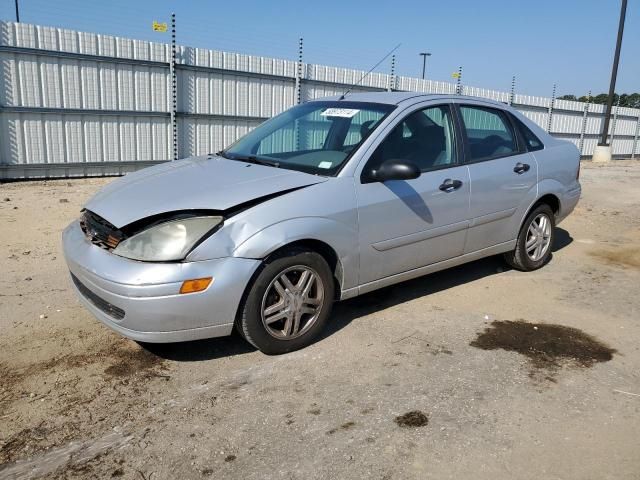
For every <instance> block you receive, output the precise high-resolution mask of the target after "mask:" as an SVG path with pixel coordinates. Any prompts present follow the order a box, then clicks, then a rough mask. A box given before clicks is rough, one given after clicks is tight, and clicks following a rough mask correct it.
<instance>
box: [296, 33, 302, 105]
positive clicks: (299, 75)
mask: <svg viewBox="0 0 640 480" xmlns="http://www.w3.org/2000/svg"><path fill="white" fill-rule="evenodd" d="M302 41H303V40H302V37H300V43H299V44H298V65H297V69H296V102H297V104H298V105H300V104H301V103H302Z"/></svg>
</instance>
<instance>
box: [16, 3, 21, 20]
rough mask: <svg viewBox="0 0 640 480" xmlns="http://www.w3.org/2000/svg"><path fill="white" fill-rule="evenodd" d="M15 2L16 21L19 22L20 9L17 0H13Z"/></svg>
mask: <svg viewBox="0 0 640 480" xmlns="http://www.w3.org/2000/svg"><path fill="white" fill-rule="evenodd" d="M15 3H16V22H18V23H20V9H19V8H18V0H15Z"/></svg>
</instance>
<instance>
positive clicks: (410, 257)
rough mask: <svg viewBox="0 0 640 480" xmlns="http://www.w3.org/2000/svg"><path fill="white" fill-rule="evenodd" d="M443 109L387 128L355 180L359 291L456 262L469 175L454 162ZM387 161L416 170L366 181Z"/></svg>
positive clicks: (449, 121)
mask: <svg viewBox="0 0 640 480" xmlns="http://www.w3.org/2000/svg"><path fill="white" fill-rule="evenodd" d="M458 151H459V145H458V139H457V138H456V134H455V130H454V122H453V113H452V109H451V107H450V106H449V105H438V106H430V107H428V108H424V107H423V108H422V109H418V110H414V111H413V112H412V113H410V114H408V115H407V116H405V117H404V118H403V119H401V120H400V121H399V122H398V123H397V124H396V126H395V127H393V128H392V130H391V131H390V133H389V134H388V135H387V136H386V138H385V139H384V140H383V141H382V142H381V143H380V144H379V145H378V146H377V147H376V149H375V151H374V153H373V154H372V155H371V157H370V158H369V160H368V161H367V163H366V165H365V167H364V169H363V175H362V176H361V177H360V178H356V180H355V181H356V189H357V198H358V219H359V220H358V221H359V242H360V284H361V285H364V284H367V283H370V282H373V281H376V280H379V279H382V278H385V277H388V276H391V275H395V274H398V273H403V272H406V271H409V270H413V269H415V268H419V267H423V266H426V265H430V264H433V263H437V262H440V261H443V260H446V259H449V258H452V257H457V256H459V255H462V253H463V251H464V244H465V236H466V231H467V226H468V223H469V192H470V190H469V174H468V169H467V167H466V166H464V165H461V164H460V163H459V162H458V158H459V155H458ZM390 159H403V160H409V161H411V162H413V163H415V164H416V165H417V166H418V167H419V168H420V171H421V172H422V173H421V175H420V176H419V177H418V178H416V179H413V180H393V181H386V182H369V183H367V180H366V175H365V174H366V172H368V171H370V170H371V169H375V168H377V166H379V165H380V164H381V163H382V162H384V161H386V160H390Z"/></svg>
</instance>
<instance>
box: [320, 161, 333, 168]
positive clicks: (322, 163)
mask: <svg viewBox="0 0 640 480" xmlns="http://www.w3.org/2000/svg"><path fill="white" fill-rule="evenodd" d="M331 165H333V162H320V163H319V164H318V168H331Z"/></svg>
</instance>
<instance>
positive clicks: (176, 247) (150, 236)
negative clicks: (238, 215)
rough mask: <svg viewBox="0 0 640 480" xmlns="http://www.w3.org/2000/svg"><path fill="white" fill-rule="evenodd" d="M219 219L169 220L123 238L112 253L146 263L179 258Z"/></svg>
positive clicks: (220, 219)
mask: <svg viewBox="0 0 640 480" xmlns="http://www.w3.org/2000/svg"><path fill="white" fill-rule="evenodd" d="M220 222H222V217H191V218H183V219H180V220H170V221H168V222H164V223H161V224H159V225H155V226H153V227H150V228H148V229H146V230H143V231H142V232H140V233H138V234H136V235H134V236H133V237H131V238H127V239H126V240H123V241H122V242H120V243H119V244H118V246H117V247H116V248H115V250H114V251H113V253H115V254H116V255H120V256H121V257H126V258H130V259H132V260H143V261H147V262H166V261H170V260H182V259H183V258H184V257H186V256H187V253H189V250H191V249H192V248H193V246H194V245H195V244H196V243H197V242H198V241H199V240H200V239H201V238H202V237H203V236H204V235H205V234H206V233H207V232H209V231H210V230H211V229H213V228H214V227H215V226H216V225H218V224H220Z"/></svg>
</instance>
